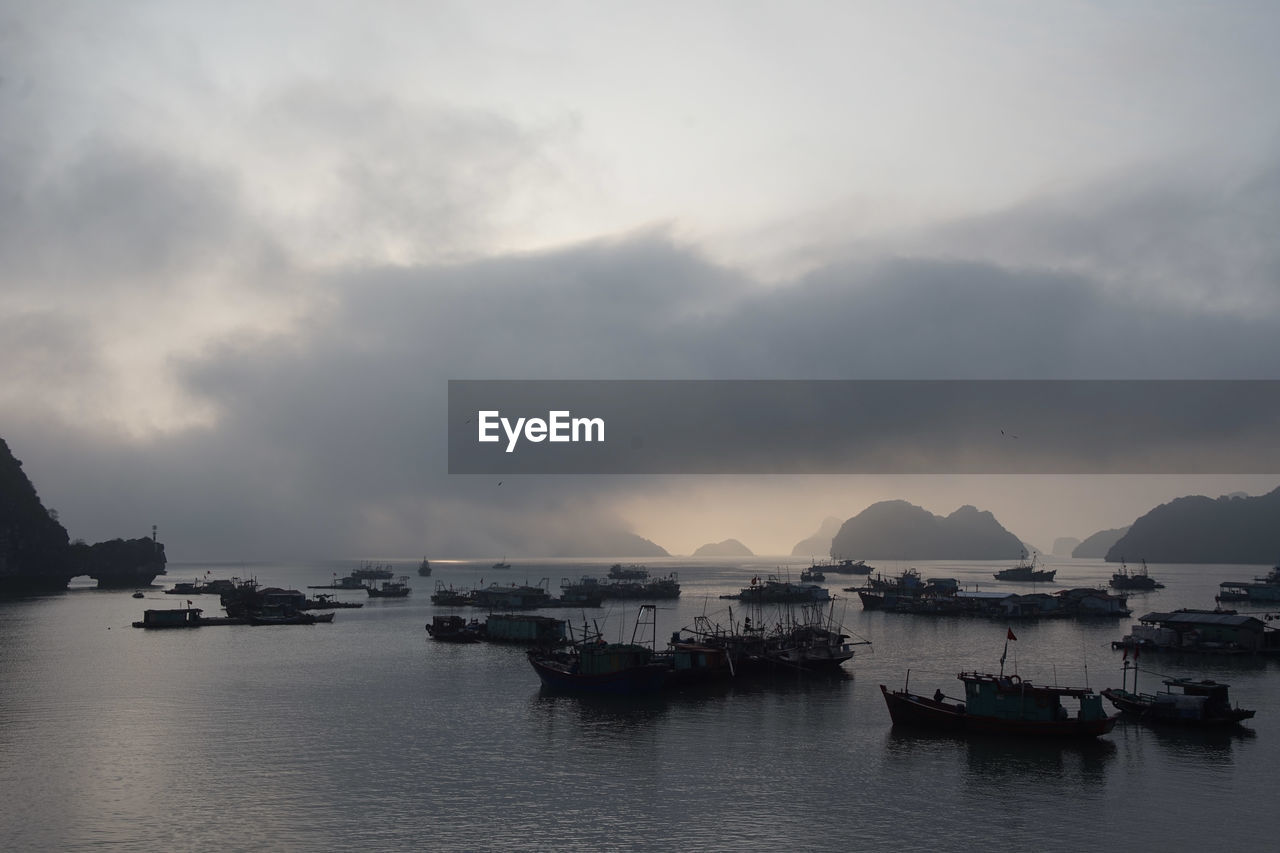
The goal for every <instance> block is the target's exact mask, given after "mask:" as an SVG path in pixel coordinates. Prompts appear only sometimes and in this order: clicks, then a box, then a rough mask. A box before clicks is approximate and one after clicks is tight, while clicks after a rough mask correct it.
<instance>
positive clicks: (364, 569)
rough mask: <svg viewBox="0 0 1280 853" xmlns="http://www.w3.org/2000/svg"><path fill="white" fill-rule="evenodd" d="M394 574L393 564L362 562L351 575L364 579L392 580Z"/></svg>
mask: <svg viewBox="0 0 1280 853" xmlns="http://www.w3.org/2000/svg"><path fill="white" fill-rule="evenodd" d="M394 575H395V572H393V571H392V570H391V566H389V565H383V564H376V563H361V564H360V568H358V569H356V570H355V571H354V572H352V573H351V577H353V578H358V579H359V580H362V581H380V580H390V579H391V578H392V577H393V576H394Z"/></svg>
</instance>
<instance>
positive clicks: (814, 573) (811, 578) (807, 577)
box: [800, 566, 827, 583]
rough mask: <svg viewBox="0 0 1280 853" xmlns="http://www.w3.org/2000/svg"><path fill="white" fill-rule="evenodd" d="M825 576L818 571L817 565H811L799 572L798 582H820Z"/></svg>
mask: <svg viewBox="0 0 1280 853" xmlns="http://www.w3.org/2000/svg"><path fill="white" fill-rule="evenodd" d="M826 579H827V576H826V575H824V574H823V573H822V572H821V571H819V569H818V567H817V566H812V567H810V568H807V569H805V570H804V571H803V572H801V573H800V583H822V582H823V581H825V580H826Z"/></svg>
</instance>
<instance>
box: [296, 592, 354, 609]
mask: <svg viewBox="0 0 1280 853" xmlns="http://www.w3.org/2000/svg"><path fill="white" fill-rule="evenodd" d="M357 607H364V602H362V601H339V600H338V599H336V598H334V597H333V596H332V595H325V594H324V593H323V592H322V593H319V594H318V595H316V597H315V598H314V599H312V598H309V599H307V601H306V603H305V604H304V605H303V606H302V609H303V610H338V609H354V608H357Z"/></svg>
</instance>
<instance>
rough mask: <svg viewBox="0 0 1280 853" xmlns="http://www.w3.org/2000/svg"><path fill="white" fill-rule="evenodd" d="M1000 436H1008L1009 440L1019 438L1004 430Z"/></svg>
mask: <svg viewBox="0 0 1280 853" xmlns="http://www.w3.org/2000/svg"><path fill="white" fill-rule="evenodd" d="M1000 434H1001V435H1003V436H1007V437H1009V438H1017V436H1016V435H1014V434H1013V433H1011V432H1005V431H1004V430H1000Z"/></svg>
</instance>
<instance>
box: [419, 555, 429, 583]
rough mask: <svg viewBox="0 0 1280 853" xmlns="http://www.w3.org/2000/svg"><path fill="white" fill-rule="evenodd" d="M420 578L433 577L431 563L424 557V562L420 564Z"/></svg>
mask: <svg viewBox="0 0 1280 853" xmlns="http://www.w3.org/2000/svg"><path fill="white" fill-rule="evenodd" d="M418 576H419V577H424V578H429V577H431V561H430V560H428V559H427V558H426V557H423V558H422V562H421V563H419V564H418Z"/></svg>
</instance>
